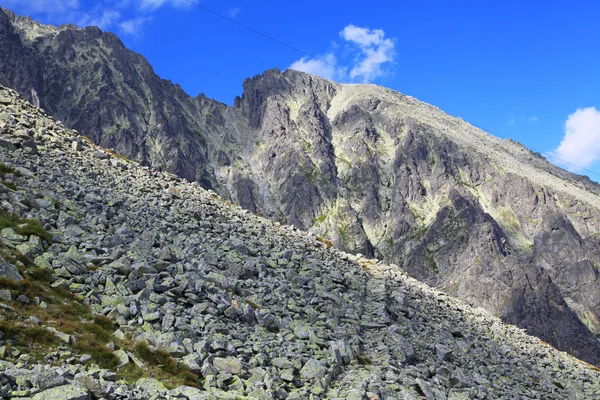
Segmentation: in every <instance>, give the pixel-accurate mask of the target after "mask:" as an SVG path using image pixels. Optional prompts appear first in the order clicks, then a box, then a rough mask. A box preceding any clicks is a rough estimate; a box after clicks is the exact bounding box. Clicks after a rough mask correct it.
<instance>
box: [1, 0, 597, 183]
mask: <svg viewBox="0 0 600 400" xmlns="http://www.w3.org/2000/svg"><path fill="white" fill-rule="evenodd" d="M197 3H198V4H199V5H200V6H202V7H206V8H208V9H209V10H210V11H213V12H216V13H219V14H221V15H222V16H224V17H226V18H229V19H231V20H232V21H233V23H232V22H229V21H226V20H224V19H221V18H219V17H218V16H216V15H214V14H211V13H210V12H207V11H205V10H203V9H201V8H199V7H196V6H194V5H192V4H190V3H187V2H186V1H183V0H182V1H177V0H173V1H170V0H167V1H146V0H135V1H126V2H123V1H121V2H115V1H112V0H103V1H100V2H91V1H89V0H78V1H75V0H70V1H68V2H56V1H44V2H23V1H18V0H4V2H2V3H0V5H2V6H4V7H8V8H10V9H13V10H15V11H17V12H18V13H19V14H22V15H31V16H33V17H34V18H35V19H36V20H40V21H43V22H45V23H52V24H60V23H75V24H77V25H78V26H81V27H84V26H88V25H99V26H100V28H102V29H103V30H105V31H111V32H114V33H116V34H118V35H119V36H120V37H121V38H122V39H123V40H124V41H125V44H126V45H127V47H128V48H131V49H133V50H135V51H137V52H138V53H141V54H144V56H146V57H147V58H148V59H149V61H150V63H151V64H152V65H153V66H154V68H156V71H157V73H158V74H159V75H160V76H162V77H165V78H168V79H170V80H172V81H173V82H176V83H179V84H180V85H181V86H182V88H183V89H184V90H185V91H186V92H187V93H190V94H191V95H192V96H196V95H197V94H199V93H204V94H205V95H207V96H208V97H210V98H215V99H218V100H219V101H221V102H224V103H226V104H229V105H231V104H232V102H233V99H234V98H235V96H237V95H241V89H242V88H241V86H240V84H239V83H240V82H242V81H243V79H245V78H246V77H249V76H254V75H256V74H259V73H262V72H263V71H265V70H267V69H272V68H274V67H277V68H279V69H281V70H284V69H286V68H288V67H290V66H292V65H295V64H297V63H298V62H300V61H304V62H305V63H313V64H315V65H314V66H316V68H317V69H313V70H308V72H318V75H320V76H324V77H332V76H331V74H332V73H333V74H335V75H339V76H335V78H336V79H335V80H337V81H339V82H354V83H359V82H361V81H360V79H362V77H364V76H366V75H363V76H361V77H358V79H355V80H352V79H350V77H349V76H347V74H346V73H342V72H341V69H335V68H333V69H332V67H331V65H327V64H322V63H319V62H317V61H315V60H310V59H306V60H302V58H304V57H305V54H304V53H300V52H296V51H294V50H292V49H290V48H287V47H284V46H282V45H281V44H278V43H275V42H272V41H269V40H267V39H265V38H264V37H261V36H260V35H256V34H255V33H252V32H250V31H247V30H245V29H243V28H241V27H240V26H236V24H237V23H239V24H242V25H245V26H248V27H250V28H252V29H254V30H257V31H260V32H262V33H264V34H266V35H268V36H270V37H273V38H275V39H277V40H279V41H282V42H284V43H286V44H289V45H290V46H292V47H294V48H296V49H299V50H302V51H304V52H306V53H309V54H312V55H314V56H317V57H319V58H321V59H324V60H328V61H329V62H330V63H331V64H334V66H337V67H342V68H344V69H347V70H348V71H351V70H354V69H355V67H358V66H360V64H361V62H362V61H365V60H366V57H365V53H364V51H372V54H377V55H378V57H380V60H385V61H386V62H385V63H383V64H377V63H374V64H372V66H374V67H375V68H369V72H376V71H377V68H376V67H377V65H381V67H382V72H384V74H383V75H381V76H379V77H374V78H372V79H371V81H373V82H376V83H378V84H382V85H384V86H388V87H391V88H394V89H395V90H398V91H400V92H402V93H405V94H410V95H412V96H414V97H416V98H419V99H421V100H423V101H425V102H427V103H430V104H436V105H437V106H439V107H440V108H441V109H443V110H444V111H446V112H448V113H449V114H451V115H460V116H461V117H463V118H464V119H466V120H468V121H470V122H471V123H473V124H475V125H477V126H479V127H482V128H483V129H485V130H486V131H488V132H491V133H493V134H494V135H496V136H499V137H508V138H511V139H513V140H516V141H518V142H520V143H523V144H525V145H527V146H528V147H529V148H531V149H534V151H538V152H541V153H542V154H544V156H546V157H548V158H549V159H550V160H551V162H554V163H557V164H558V165H560V166H562V167H565V168H568V169H571V170H572V171H574V172H578V173H583V174H588V175H590V177H591V178H592V179H597V178H598V177H599V175H597V173H600V170H598V165H596V164H595V161H594V160H596V159H597V156H598V154H599V148H598V146H597V145H596V143H598V138H599V137H600V128H599V127H598V126H599V125H598V120H599V119H600V116H599V113H598V110H599V109H600V104H599V103H598V97H597V95H596V93H598V92H599V91H600V87H598V85H599V84H598V81H597V80H596V79H595V71H597V70H598V69H600V57H599V56H598V55H597V53H596V52H593V51H589V49H590V48H593V47H594V45H595V43H597V42H598V41H599V40H600V37H598V34H599V33H598V31H597V29H596V23H595V20H594V18H593V17H592V16H594V15H597V13H598V7H599V6H598V5H597V4H596V3H593V2H579V3H578V4H577V5H573V4H569V3H563V4H558V3H553V4H551V5H545V6H539V5H537V4H535V3H520V2H508V3H506V2H504V3H499V4H495V5H491V4H469V5H468V6H467V5H466V4H458V5H448V4H446V3H444V2H435V3H434V4H435V6H434V7H429V6H427V5H424V4H418V3H414V4H413V3H410V4H403V3H395V2H383V3H378V4H377V5H375V6H372V7H368V8H365V7H363V6H362V5H360V4H356V3H354V2H350V3H348V2H345V3H344V4H340V2H338V1H333V2H329V3H328V4H325V5H324V4H321V3H316V2H312V1H309V2H304V3H302V6H290V5H278V6H277V7H251V6H249V5H242V4H235V2H234V1H231V2H229V1H228V2H215V1H214V0H202V1H199V2H197ZM315 9H318V10H319V13H318V15H319V18H320V19H319V18H317V14H316V13H314V12H313V11H312V10H315ZM408 16H410V17H408ZM322 21H327V23H322ZM124 26H125V27H127V28H125V29H124V28H123V27H124ZM134 26H135V30H132V28H133V27H134ZM306 27H310V29H306ZM351 27H355V28H356V31H357V32H358V29H360V30H363V33H362V38H363V39H366V38H367V35H368V34H370V35H374V34H375V33H376V32H379V31H381V32H382V33H383V37H382V40H381V43H383V42H387V41H388V40H389V41H391V42H392V44H393V48H392V50H393V51H391V52H389V51H384V49H386V48H389V46H388V47H386V46H383V47H382V46H379V47H371V48H368V47H365V46H364V43H365V41H360V40H359V41H358V42H357V41H356V40H357V39H358V36H357V35H349V34H348V29H349V28H351ZM207 38H210V39H207ZM352 39H354V40H352ZM369 40H371V39H369ZM361 43H362V44H363V46H362V47H361ZM575 60H576V61H575ZM572 61H573V62H572ZM357 71H362V72H366V70H364V69H360V68H358V69H357ZM344 75H346V76H344ZM368 76H376V75H372V74H368ZM355 78H357V77H355ZM578 110H581V111H582V112H578ZM583 111H585V112H583ZM586 115H587V116H586ZM567 123H568V125H569V127H567ZM571 127H575V131H574V132H576V134H575V135H567V133H568V132H571V131H572V128H571ZM567 137H568V138H570V139H569V140H567V143H564V144H563V143H561V142H562V141H563V140H565V139H567ZM553 156H556V157H558V158H559V159H560V160H565V161H568V162H570V163H572V164H575V165H579V166H581V167H584V168H587V169H589V170H591V171H594V172H595V173H589V172H587V171H584V170H580V169H577V168H576V167H575V166H573V165H571V164H567V163H561V162H560V160H559V159H555V158H553Z"/></svg>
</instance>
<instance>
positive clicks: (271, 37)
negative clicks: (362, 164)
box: [184, 0, 376, 85]
mask: <svg viewBox="0 0 600 400" xmlns="http://www.w3.org/2000/svg"><path fill="white" fill-rule="evenodd" d="M184 1H185V2H186V3H189V4H191V5H194V6H196V7H198V8H200V9H202V10H204V11H206V12H207V13H209V14H212V15H215V16H217V17H219V18H221V19H224V20H225V21H228V22H231V23H232V24H235V25H237V26H239V27H241V28H243V29H246V30H247V31H250V32H252V33H254V34H256V35H259V36H262V37H264V38H266V39H268V40H270V41H272V42H275V43H277V44H279V45H281V46H284V47H287V48H288V49H291V50H294V51H296V52H298V53H300V54H302V55H304V56H306V57H310V58H312V59H313V60H317V61H319V62H322V63H323V64H327V65H329V66H331V67H333V68H335V69H337V70H338V71H342V72H345V73H347V74H350V68H344V67H341V66H339V65H337V64H333V63H330V62H329V61H326V60H323V59H322V58H319V57H316V56H313V55H312V54H310V53H307V52H306V51H304V50H301V49H299V48H297V47H295V46H292V45H291V44H288V43H286V42H283V41H281V40H279V39H277V38H274V37H273V36H270V35H267V34H266V33H262V32H261V31H258V30H256V29H254V28H251V27H249V26H248V25H244V24H242V23H241V22H238V21H236V20H234V19H233V18H229V17H227V16H225V15H223V14H220V13H218V12H216V11H213V10H211V9H210V8H207V7H204V6H203V5H201V4H198V3H196V2H194V1H191V0H184ZM363 81H364V82H366V83H371V84H373V85H376V83H375V82H372V81H370V80H368V79H365V78H363Z"/></svg>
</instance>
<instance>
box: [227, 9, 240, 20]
mask: <svg viewBox="0 0 600 400" xmlns="http://www.w3.org/2000/svg"><path fill="white" fill-rule="evenodd" d="M240 12H242V9H241V8H239V7H235V8H230V9H229V11H228V12H227V14H228V15H229V18H235V17H237V16H238V15H240Z"/></svg>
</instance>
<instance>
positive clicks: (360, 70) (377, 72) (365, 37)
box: [340, 24, 396, 81]
mask: <svg viewBox="0 0 600 400" xmlns="http://www.w3.org/2000/svg"><path fill="white" fill-rule="evenodd" d="M340 36H341V37H342V38H344V39H345V40H346V41H348V42H351V43H354V44H356V45H357V46H358V49H359V50H360V52H361V53H362V54H361V55H359V56H357V59H356V61H357V62H358V63H357V64H356V65H354V66H353V67H352V69H351V70H350V77H351V78H353V79H362V80H367V81H368V80H373V79H376V78H379V77H381V76H382V75H384V71H383V69H382V65H383V64H385V63H388V62H390V61H393V60H394V56H395V53H396V51H395V46H394V41H393V40H391V39H386V38H385V32H384V31H383V30H381V29H373V30H370V29H368V28H360V27H358V26H355V25H352V24H350V25H348V26H346V27H345V28H344V29H343V30H342V31H341V32H340Z"/></svg>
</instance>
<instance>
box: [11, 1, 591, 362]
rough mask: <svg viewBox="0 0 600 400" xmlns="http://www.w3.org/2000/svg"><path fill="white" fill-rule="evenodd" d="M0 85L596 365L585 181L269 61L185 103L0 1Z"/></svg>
mask: <svg viewBox="0 0 600 400" xmlns="http://www.w3.org/2000/svg"><path fill="white" fill-rule="evenodd" d="M0 44H1V46H0V56H1V58H0V59H2V62H0V83H3V84H5V85H7V86H10V87H13V88H15V89H16V90H18V91H19V92H20V93H21V94H22V95H23V96H25V97H26V98H27V99H29V100H30V101H31V102H32V103H34V104H39V105H40V106H41V107H42V108H44V109H45V110H46V111H47V112H48V113H49V114H51V115H53V116H54V117H56V118H58V119H60V120H62V121H63V122H64V123H65V125H66V126H69V127H72V128H76V129H78V130H79V131H80V132H81V133H82V134H83V135H86V136H87V137H90V138H91V139H92V140H93V141H94V142H95V143H97V144H99V145H101V146H103V147H105V148H110V149H113V150H114V151H116V152H117V153H120V154H123V155H125V156H126V157H128V158H130V159H132V160H135V161H137V162H139V163H141V164H142V165H151V166H152V167H154V168H158V169H161V170H165V171H168V172H172V173H175V174H177V175H179V176H180V177H183V178H186V179H188V180H190V181H197V182H199V183H200V185H201V186H202V187H204V188H209V189H213V190H214V191H215V192H216V193H218V194H219V195H220V196H222V197H223V198H225V199H227V200H228V201H231V202H233V203H236V204H239V205H241V206H242V207H244V208H245V209H247V210H250V211H252V212H254V213H258V214H260V215H263V216H265V217H267V218H270V219H272V220H274V221H279V222H281V223H284V224H286V223H287V224H291V225H293V226H295V227H296V228H298V229H302V230H309V231H310V232H313V233H315V234H319V235H321V236H323V237H326V238H329V239H331V240H332V241H333V243H334V244H335V245H336V246H337V247H339V248H340V249H343V250H346V251H349V252H352V253H361V254H364V255H365V256H367V257H377V258H379V259H382V260H384V261H386V262H388V263H394V264H397V265H399V266H400V267H402V268H403V269H404V270H405V271H407V273H408V274H409V275H410V276H412V277H415V278H417V279H419V280H421V281H423V282H426V283H428V284H430V285H433V286H435V287H438V288H440V289H442V290H443V291H445V292H446V293H449V294H451V295H453V296H456V297H458V298H460V299H462V300H464V301H466V302H468V303H469V304H471V305H473V306H477V307H484V308H485V309H487V310H488V311H489V312H491V313H492V314H493V315H496V316H498V317H500V318H502V319H503V320H504V321H506V322H510V323H513V324H516V325H517V326H519V327H521V328H523V329H526V330H527V331H528V332H530V333H532V334H534V335H537V336H538V337H540V338H542V339H543V340H545V341H547V342H548V343H550V344H552V345H553V346H556V347H557V348H559V349H561V350H565V351H568V352H570V353H571V354H573V355H575V356H577V357H580V358H582V359H585V360H587V361H589V362H592V363H595V364H596V365H600V345H599V342H598V340H597V335H599V334H600V322H599V321H600V320H599V318H600V308H599V307H600V306H599V304H600V302H599V300H600V299H599V298H598V297H599V296H600V280H599V274H600V272H599V270H598V265H600V264H598V261H599V260H598V259H599V257H600V252H599V251H598V248H600V247H599V246H598V245H599V244H600V243H598V241H599V239H598V237H599V236H598V235H599V232H600V212H599V206H600V198H599V197H598V196H599V194H600V187H599V186H598V185H597V184H595V183H592V182H590V181H589V180H588V179H587V178H584V177H580V176H577V175H574V174H570V173H568V172H566V171H564V170H562V169H560V168H558V167H556V166H553V165H551V164H549V163H548V162H547V161H546V160H545V159H543V158H542V157H540V156H539V155H538V154H534V153H532V152H530V151H528V150H527V149H526V148H524V147H523V146H521V145H519V144H517V143H514V142H512V141H508V140H499V139H497V138H494V137H491V136H489V135H487V134H485V133H484V132H482V131H480V130H479V129H476V128H474V127H473V126H471V125H469V124H467V123H466V122H464V121H462V120H460V119H457V118H453V117H450V116H448V115H447V114H445V113H443V112H442V111H440V110H439V109H437V108H435V107H432V106H430V105H427V104H424V103H421V102H419V101H417V100H415V99H413V98H411V97H408V96H403V95H401V94H399V93H397V92H394V91H391V90H388V89H385V88H381V87H377V86H374V85H340V84H336V83H334V82H330V81H327V80H324V79H320V78H318V77H315V76H311V75H307V74H304V73H300V72H296V71H285V72H283V73H282V72H280V71H278V70H271V71H267V72H265V73H264V74H263V75H260V76H256V77H254V78H252V79H248V80H246V81H245V82H244V93H243V95H242V96H241V97H240V98H237V99H236V100H235V103H234V105H233V106H232V107H228V106H226V105H224V104H221V103H218V102H216V101H213V100H211V99H208V98H206V97H204V96H202V95H200V96H198V97H195V98H192V97H189V96H188V95H186V94H185V93H184V92H183V91H182V90H181V88H180V87H178V86H177V85H173V84H172V83H171V82H168V81H165V80H162V79H160V78H159V77H157V76H156V75H155V74H154V72H153V71H152V68H151V66H150V65H149V64H148V62H147V61H146V60H145V59H144V58H143V57H142V56H141V55H139V54H136V53H133V52H131V51H129V50H127V49H126V48H125V47H124V46H123V44H122V43H121V42H120V41H119V39H118V38H117V37H116V36H115V35H113V34H110V33H105V32H102V31H100V30H99V29H97V28H93V27H90V28H86V29H79V28H76V27H74V26H61V27H48V26H44V25H40V24H38V23H36V22H35V21H32V20H30V19H28V18H24V17H19V16H16V15H14V14H12V13H10V12H8V11H0Z"/></svg>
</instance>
